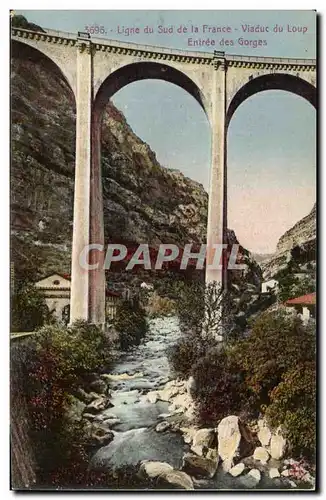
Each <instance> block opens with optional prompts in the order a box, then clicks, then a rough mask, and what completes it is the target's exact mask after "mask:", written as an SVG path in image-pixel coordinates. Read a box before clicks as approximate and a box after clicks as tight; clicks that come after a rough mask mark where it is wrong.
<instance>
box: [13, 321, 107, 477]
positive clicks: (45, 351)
mask: <svg viewBox="0 0 326 500" xmlns="http://www.w3.org/2000/svg"><path fill="white" fill-rule="evenodd" d="M26 353H28V355H27V354H26ZM110 360H111V353H110V344H109V343H108V340H107V338H106V337H105V335H104V333H103V332H102V331H101V330H100V329H99V328H97V327H96V326H94V325H90V324H87V323H86V322H83V321H79V322H76V323H75V324H74V325H73V326H72V327H71V328H65V327H60V326H46V327H43V328H42V329H40V331H39V332H38V333H36V334H35V335H34V336H33V337H32V338H31V339H30V340H29V341H28V345H26V348H25V354H23V358H22V361H23V366H22V369H23V373H22V381H21V383H22V388H21V391H22V393H23V394H24V396H25V398H26V407H27V408H28V424H29V435H30V438H31V442H32V444H33V452H34V456H35V457H36V459H37V465H38V470H39V478H38V480H39V482H40V483H41V484H43V485H46V486H48V485H53V484H60V485H61V486H62V485H67V484H69V485H72V484H78V474H79V473H80V474H85V472H86V471H87V467H88V463H87V458H88V457H87V451H86V448H85V434H86V432H85V429H84V427H83V424H82V423H80V422H72V421H71V420H69V417H68V409H69V406H70V401H71V396H70V394H71V392H73V391H74V389H76V388H78V387H79V386H80V385H82V380H83V379H84V378H86V377H87V375H88V374H89V373H92V372H94V371H101V370H104V369H105V368H107V367H108V364H109V363H110ZM12 369H14V367H12ZM60 471H61V472H60ZM78 471H79V472H78ZM59 476H60V480H59V479H58V478H59ZM60 481H61V483H60Z"/></svg>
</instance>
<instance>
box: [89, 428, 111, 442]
mask: <svg viewBox="0 0 326 500" xmlns="http://www.w3.org/2000/svg"><path fill="white" fill-rule="evenodd" d="M113 438H114V434H113V432H110V431H109V432H108V431H107V430H105V429H103V428H102V427H95V428H94V427H93V428H91V429H90V446H91V447H102V446H107V445H108V444H110V443H111V441H113Z"/></svg>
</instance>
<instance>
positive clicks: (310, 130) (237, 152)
mask: <svg viewBox="0 0 326 500" xmlns="http://www.w3.org/2000/svg"><path fill="white" fill-rule="evenodd" d="M279 76H280V75H268V77H267V78H264V77H260V78H257V80H258V82H255V81H251V82H248V84H247V85H245V86H244V88H242V89H240V91H239V92H238V94H237V95H236V96H235V98H234V99H233V101H232V103H231V105H230V108H229V110H228V123H227V124H228V130H227V145H228V152H227V154H228V158H227V170H228V181H227V182H228V220H229V226H231V227H234V229H235V230H236V232H237V233H238V234H239V239H240V240H242V241H241V242H243V244H244V246H246V247H247V248H248V249H249V250H251V251H253V252H254V253H256V254H264V255H266V254H273V253H274V252H275V250H276V244H277V242H278V240H279V238H280V237H281V236H282V234H284V233H285V232H286V231H287V230H288V229H290V228H291V227H292V226H293V225H294V224H295V223H296V222H298V221H299V220H300V219H301V218H303V217H304V216H306V215H307V214H308V213H309V212H310V210H311V209H312V207H313V204H314V202H315V196H316V192H315V184H316V115H315V110H314V107H316V89H315V88H314V87H313V86H312V85H310V84H309V83H306V82H303V81H302V80H300V79H298V78H296V77H292V76H290V75H282V77H281V78H278V77H279ZM267 90H268V92H265V91H267ZM240 104H241V106H240ZM310 104H311V105H312V106H310ZM235 111H236V113H235ZM234 113H235V114H234ZM231 117H232V120H231Z"/></svg>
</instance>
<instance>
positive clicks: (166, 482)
mask: <svg viewBox="0 0 326 500" xmlns="http://www.w3.org/2000/svg"><path fill="white" fill-rule="evenodd" d="M157 482H158V484H159V485H160V486H162V487H164V488H173V489H181V490H193V489H194V485H193V482H192V479H191V477H190V476H188V474H186V473H185V472H182V471H180V470H172V471H167V472H164V473H163V474H160V475H159V476H158V478H157Z"/></svg>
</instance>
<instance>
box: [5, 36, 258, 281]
mask: <svg viewBox="0 0 326 500" xmlns="http://www.w3.org/2000/svg"><path fill="white" fill-rule="evenodd" d="M11 64H12V68H11V107H12V164H11V232H12V261H13V262H14V264H15V270H16V275H21V274H25V275H26V276H27V277H28V278H29V279H36V278H38V277H40V276H41V275H44V274H46V273H48V272H51V271H52V270H57V271H60V272H68V273H69V272H70V258H71V241H72V220H73V184H74V166H75V165H74V163H75V158H74V148H75V103H74V97H73V94H72V92H71V90H70V88H69V87H68V85H67V84H66V82H65V81H64V79H63V78H62V76H61V74H60V73H59V71H58V70H57V68H56V67H55V66H51V65H49V64H48V63H47V64H44V61H43V60H42V59H41V57H40V56H37V57H32V56H31V54H30V53H29V52H25V50H23V49H22V47H20V48H19V49H18V50H17V47H16V46H14V47H13V50H12V62H11ZM102 177H103V200H104V222H105V239H106V242H108V241H110V242H119V243H120V242H124V243H126V244H127V245H128V246H134V245H135V244H138V243H145V242H146V243H148V244H149V245H150V246H151V247H153V248H157V246H158V245H159V243H161V242H163V243H175V244H178V245H179V246H180V247H183V246H184V245H185V244H186V243H191V242H193V243H203V242H205V238H206V225H207V202H208V196H207V193H206V192H205V190H204V188H203V186H202V185H201V184H199V183H197V182H195V181H193V180H191V179H189V178H187V177H185V176H184V175H183V174H182V173H181V172H179V171H176V170H172V169H168V168H164V167H161V165H160V164H159V163H158V161H157V159H156V156H155V153H154V152H153V151H152V150H151V148H150V146H149V145H148V144H146V143H145V142H143V141H142V140H141V139H140V138H139V137H137V136H136V135H135V134H134V132H133V131H132V129H131V128H130V126H129V125H128V123H127V122H126V119H125V117H124V116H123V114H122V113H121V112H120V111H119V110H118V109H117V108H116V107H115V106H114V105H113V103H112V102H109V103H108V104H107V106H106V108H105V111H104V119H103V126H102ZM228 236H229V240H230V242H232V243H235V242H237V240H236V237H235V235H234V233H233V232H229V234H228ZM241 251H242V255H243V257H244V259H245V261H246V262H247V261H248V267H249V268H250V269H251V271H250V275H254V281H255V282H257V281H258V282H259V280H260V268H259V266H257V265H256V264H255V263H254V261H253V260H252V259H251V257H250V254H249V252H247V251H245V250H244V249H241Z"/></svg>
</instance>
